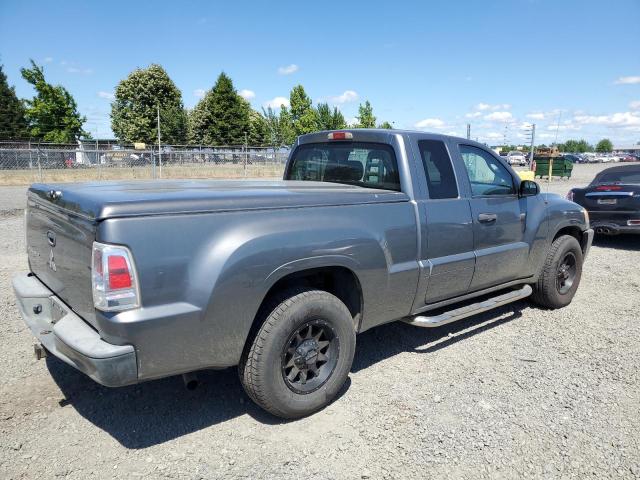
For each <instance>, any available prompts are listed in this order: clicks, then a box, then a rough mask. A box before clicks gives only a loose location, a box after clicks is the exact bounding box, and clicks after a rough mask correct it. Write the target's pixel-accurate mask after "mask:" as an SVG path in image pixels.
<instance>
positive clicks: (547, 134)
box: [536, 132, 556, 140]
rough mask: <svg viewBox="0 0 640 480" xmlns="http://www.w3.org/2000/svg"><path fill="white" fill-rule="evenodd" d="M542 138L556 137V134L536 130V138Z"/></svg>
mask: <svg viewBox="0 0 640 480" xmlns="http://www.w3.org/2000/svg"><path fill="white" fill-rule="evenodd" d="M542 138H556V136H555V135H554V134H553V133H542V132H540V133H538V132H536V140H537V139H542Z"/></svg>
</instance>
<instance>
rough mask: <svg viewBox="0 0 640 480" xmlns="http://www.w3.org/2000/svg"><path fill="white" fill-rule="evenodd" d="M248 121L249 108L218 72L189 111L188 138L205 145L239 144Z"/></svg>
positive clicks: (248, 128) (228, 81)
mask: <svg viewBox="0 0 640 480" xmlns="http://www.w3.org/2000/svg"><path fill="white" fill-rule="evenodd" d="M250 124H251V107H250V105H249V103H248V102H247V101H246V100H245V99H244V98H242V97H241V96H240V95H238V93H237V92H236V90H235V88H234V87H233V82H232V81H231V78H229V77H228V76H227V75H226V74H225V73H224V72H222V73H221V74H220V75H219V76H218V79H217V80H216V84H215V85H214V86H213V88H212V89H211V90H209V91H208V92H207V93H206V94H205V95H204V97H203V98H202V100H200V101H199V102H198V104H197V105H196V107H195V108H194V109H193V111H192V112H191V118H190V121H189V125H190V128H189V130H190V136H191V141H195V142H197V143H203V144H207V145H241V144H243V143H244V136H245V133H246V134H247V135H248V134H249V130H250Z"/></svg>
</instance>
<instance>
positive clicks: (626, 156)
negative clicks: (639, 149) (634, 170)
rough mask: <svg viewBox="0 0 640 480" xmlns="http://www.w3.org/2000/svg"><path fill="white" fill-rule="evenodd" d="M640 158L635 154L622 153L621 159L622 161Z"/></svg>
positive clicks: (635, 160) (633, 160) (634, 160)
mask: <svg viewBox="0 0 640 480" xmlns="http://www.w3.org/2000/svg"><path fill="white" fill-rule="evenodd" d="M639 160H640V158H639V156H638V155H633V154H628V155H627V154H623V155H620V161H621V162H637V161H639Z"/></svg>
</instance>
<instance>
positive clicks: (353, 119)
mask: <svg viewBox="0 0 640 480" xmlns="http://www.w3.org/2000/svg"><path fill="white" fill-rule="evenodd" d="M345 121H346V122H347V125H356V124H357V123H358V117H350V118H347V119H346V120H345Z"/></svg>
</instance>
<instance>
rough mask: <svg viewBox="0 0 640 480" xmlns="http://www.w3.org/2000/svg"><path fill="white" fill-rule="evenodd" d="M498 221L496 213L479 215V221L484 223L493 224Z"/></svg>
mask: <svg viewBox="0 0 640 480" xmlns="http://www.w3.org/2000/svg"><path fill="white" fill-rule="evenodd" d="M497 219H498V215H496V214H495V213H481V214H480V215H478V221H479V222H482V223H493V222H495V221H496V220H497Z"/></svg>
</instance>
